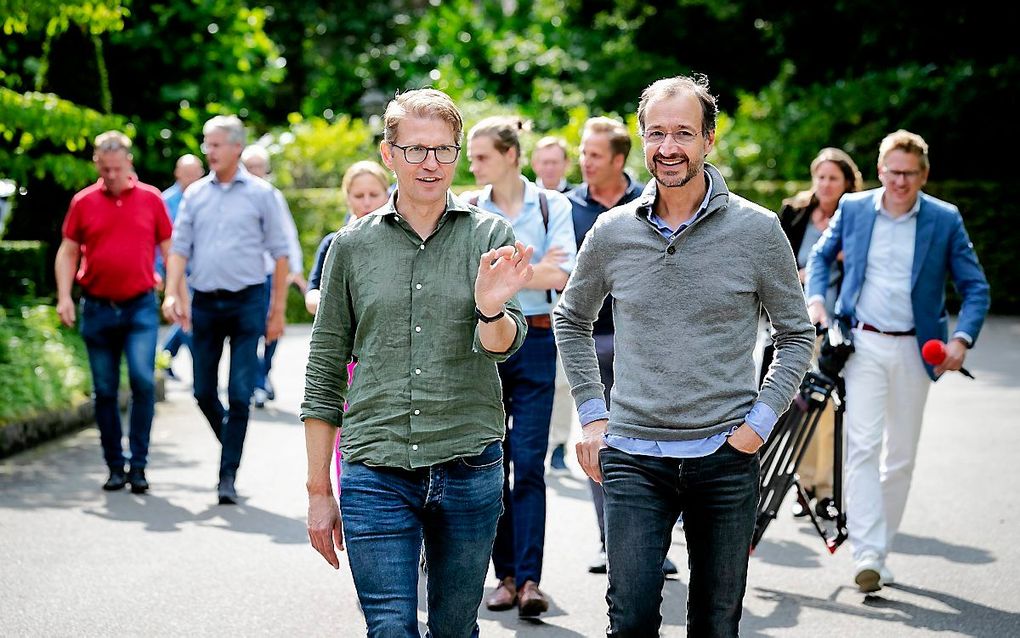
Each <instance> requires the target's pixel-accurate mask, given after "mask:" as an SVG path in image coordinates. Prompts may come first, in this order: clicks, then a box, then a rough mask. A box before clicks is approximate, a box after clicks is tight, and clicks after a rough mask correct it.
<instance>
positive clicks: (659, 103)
mask: <svg viewBox="0 0 1020 638" xmlns="http://www.w3.org/2000/svg"><path fill="white" fill-rule="evenodd" d="M703 117H704V116H703V112H702V107H701V102H700V101H699V100H698V98H697V97H696V96H695V95H694V94H693V93H680V94H677V95H674V96H671V97H664V98H660V99H658V100H654V101H652V102H649V103H648V105H647V108H646V110H645V129H644V151H645V167H646V168H647V169H648V172H649V173H651V175H652V177H654V178H655V181H656V182H658V183H659V186H661V187H663V188H679V187H682V186H684V185H686V184H687V183H689V182H690V181H691V180H693V179H694V178H695V177H697V176H699V175H701V173H702V171H703V170H704V168H705V155H707V154H708V152H709V151H711V150H712V145H713V144H714V143H715V131H711V132H709V133H708V137H707V138H706V137H705V134H704V133H703V132H702V130H701V128H702V123H703ZM652 132H659V133H665V134H666V135H665V137H664V139H663V140H662V141H661V142H660V143H651V142H649V141H648V134H649V133H652ZM678 138H679V139H681V140H683V141H682V142H678V141H677V139H678Z"/></svg>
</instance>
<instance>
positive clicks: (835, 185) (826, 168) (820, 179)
mask: <svg viewBox="0 0 1020 638" xmlns="http://www.w3.org/2000/svg"><path fill="white" fill-rule="evenodd" d="M811 186H812V187H813V188H814V191H815V197H817V198H818V202H819V203H820V204H821V205H822V206H824V207H825V208H828V209H832V208H834V207H835V205H836V202H838V201H839V198H840V197H842V196H843V194H844V193H846V191H847V187H848V184H847V182H846V175H844V174H843V171H842V170H840V168H839V165H838V164H836V163H835V162H822V163H821V164H819V165H818V166H816V167H815V170H814V171H812V173H811Z"/></svg>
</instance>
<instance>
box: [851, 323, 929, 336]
mask: <svg viewBox="0 0 1020 638" xmlns="http://www.w3.org/2000/svg"><path fill="white" fill-rule="evenodd" d="M857 327H858V328H860V329H861V330H867V331H868V332H877V333H878V334H883V335H888V336H890V337H913V336H914V335H916V334H917V330H915V329H913V328H911V329H910V330H879V329H878V328H876V327H875V326H873V325H871V324H870V323H864V322H863V321H858V322H857Z"/></svg>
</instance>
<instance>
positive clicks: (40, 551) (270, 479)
mask: <svg viewBox="0 0 1020 638" xmlns="http://www.w3.org/2000/svg"><path fill="white" fill-rule="evenodd" d="M308 334H309V328H308V327H307V326H292V327H289V328H288V332H287V335H286V337H285V338H284V340H283V342H282V343H281V345H280V347H279V350H278V353H277V356H276V367H275V368H274V371H273V375H272V376H273V380H274V383H275V385H276V390H277V400H276V401H274V402H271V403H270V404H269V406H268V408H267V409H266V410H259V411H255V412H253V420H252V423H251V427H250V429H249V432H248V439H247V444H246V447H245V453H244V459H243V462H242V466H241V471H240V473H239V476H238V483H237V486H238V490H239V492H240V493H241V495H242V497H243V500H242V503H241V504H240V505H238V506H234V507H230V506H220V505H217V504H216V493H215V485H216V475H217V467H218V459H219V452H218V447H217V444H216V440H215V438H214V437H213V435H212V434H211V432H210V430H209V428H208V426H207V425H206V423H205V421H204V419H203V418H202V416H201V413H200V412H199V411H198V408H197V407H196V405H195V403H194V400H193V398H192V397H191V395H190V384H189V383H188V382H187V379H185V380H184V381H182V382H170V385H169V395H168V400H167V401H166V402H163V403H160V404H159V405H158V406H157V413H156V420H155V423H154V425H153V435H152V451H151V457H150V462H149V469H148V477H149V480H150V482H151V483H152V489H151V490H150V492H149V493H148V494H146V495H144V496H135V495H132V494H130V493H128V492H127V491H126V490H125V491H122V492H116V493H105V492H103V491H101V490H100V486H101V485H102V483H103V481H104V480H105V478H106V470H105V467H104V466H103V463H102V457H101V453H100V447H99V440H98V434H97V432H96V430H95V428H89V429H86V430H82V431H81V432H79V433H77V434H73V435H71V436H67V437H64V438H62V439H60V440H57V441H54V442H51V443H48V444H46V445H43V446H41V447H39V448H36V449H34V450H30V451H28V452H25V453H22V454H20V455H17V456H15V457H13V458H10V459H6V460H4V461H0V636H111V635H120V636H140V635H145V636H223V635H239V636H248V635H272V636H277V635H301V636H327V635H328V636H358V635H364V633H365V625H364V620H363V618H362V616H361V613H360V611H359V609H358V603H357V596H356V594H355V591H354V587H353V583H352V581H351V576H350V572H349V570H348V568H347V565H346V562H345V561H343V559H342V562H341V569H340V570H339V571H334V570H333V569H331V568H330V567H329V566H328V565H327V564H326V563H325V561H323V560H322V559H321V558H320V557H319V556H318V555H317V554H316V553H315V552H314V551H313V550H312V549H311V547H310V546H309V545H308V542H307V536H306V533H305V527H304V514H305V507H306V499H305V494H304V475H305V457H304V437H303V429H302V426H301V424H300V422H299V421H298V418H297V412H298V405H299V403H300V397H301V393H302V387H303V376H304V362H305V359H306V355H307V348H308ZM189 367H190V362H189V360H188V358H187V355H186V354H184V355H182V356H181V357H179V358H178V360H177V361H176V362H175V369H176V370H177V371H178V372H179V373H181V376H182V377H188V376H190V375H188V374H187V371H188V368H189ZM967 367H968V368H969V369H970V370H971V371H972V372H973V373H974V374H975V376H976V377H977V380H976V381H971V380H968V379H966V378H963V377H962V376H960V375H950V376H949V377H948V378H946V379H944V380H942V381H940V382H939V383H938V384H937V385H936V386H935V387H934V388H932V391H931V394H930V396H929V400H928V406H927V411H926V415H925V425H924V430H923V433H922V437H921V444H920V453H919V458H918V463H917V469H916V472H915V477H914V486H913V488H912V492H911V497H910V501H909V504H908V507H907V511H906V516H905V518H904V521H903V526H902V533H901V534H900V535H899V537H897V539H896V542H895V545H894V553H893V554H892V555H891V557H890V559H889V565H890V567H891V568H892V569H893V571H894V572H895V573H896V575H897V578H898V581H899V584H897V585H895V586H894V587H887V588H885V589H883V590H882V591H881V592H880V593H879V595H877V596H867V597H865V596H864V595H862V594H860V593H858V592H857V590H856V588H855V587H854V586H853V583H852V577H853V574H852V561H851V559H850V552H849V548H848V547H844V548H842V549H840V550H839V551H837V552H836V553H835V554H833V555H830V554H829V553H828V551H827V550H826V549H825V547H824V546H823V544H822V542H821V541H820V539H819V538H818V537H817V536H816V535H815V533H814V531H813V530H812V529H811V528H810V526H808V525H807V524H805V523H803V522H800V521H795V520H794V519H792V517H791V516H790V515H789V506H788V504H784V508H783V513H782V514H781V516H780V517H779V519H778V520H777V521H776V522H775V523H774V524H773V525H772V526H771V527H770V528H769V529H768V532H767V534H766V536H765V538H764V540H763V542H762V544H761V545H760V546H759V548H758V551H757V552H756V553H755V554H754V556H753V557H752V558H751V563H750V574H749V583H748V589H747V595H746V597H745V600H744V615H743V620H742V623H741V635H743V636H813V637H818V636H929V635H934V634H938V635H939V636H987V637H995V638H999V637H1003V636H1020V549H1018V541H1020V491H1018V490H1017V489H1016V486H1017V485H1018V484H1020V469H1018V463H1017V457H1018V450H1020V381H1018V374H1020V319H1015V318H1009V319H1007V318H995V317H993V318H991V319H989V321H988V323H987V324H986V327H985V330H984V332H983V333H982V335H981V340H980V341H979V343H978V346H977V348H976V349H975V350H974V351H973V352H972V353H971V355H970V356H969V357H968V359H967ZM548 498H549V505H548V511H549V515H548V528H547V535H546V553H545V572H544V576H543V581H542V587H543V589H544V591H546V592H547V594H548V595H549V597H550V598H551V601H552V607H551V609H550V611H549V612H548V613H547V614H545V615H543V616H542V619H541V620H540V621H537V622H535V621H524V620H520V619H518V617H517V616H516V614H515V613H514V612H512V611H511V612H500V613H493V612H489V611H487V610H485V609H482V611H481V614H480V626H481V635H482V636H529V637H530V636H535V637H538V636H543V637H550V638H552V637H567V636H601V635H605V634H604V631H605V627H606V624H607V618H606V602H605V588H606V577H605V576H598V575H591V574H588V573H587V571H586V565H587V564H588V562H589V560H590V559H591V558H592V557H593V555H594V553H595V550H596V547H597V543H598V537H597V532H596V529H595V516H594V512H593V510H592V507H591V503H590V501H589V497H588V490H587V487H586V485H585V483H584V481H583V479H582V475H581V473H580V471H579V469H578V468H577V466H576V462H575V461H574V460H573V459H571V473H570V474H567V475H562V476H559V475H549V477H548ZM670 557H671V558H672V559H673V560H674V561H675V562H676V563H677V564H678V565H680V566H681V574H680V576H679V577H678V578H671V579H670V580H668V581H667V582H666V584H665V587H664V589H663V605H662V613H663V628H662V635H664V636H683V635H686V631H685V616H686V595H687V584H686V583H687V576H686V574H685V573H684V572H685V570H684V569H683V566H684V565H686V560H687V557H686V548H685V543H684V537H683V532H682V530H680V529H677V530H676V531H675V533H674V539H673V546H672V548H671V550H670ZM493 585H495V579H494V577H492V576H491V573H490V578H489V581H488V583H487V589H488V588H489V587H491V586H493ZM421 591H422V593H423V592H424V582H423V583H422V587H421ZM424 619H425V615H424V611H423V607H422V606H421V605H420V611H419V620H420V621H424ZM421 628H422V633H424V624H422V625H421Z"/></svg>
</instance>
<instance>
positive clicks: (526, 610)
mask: <svg viewBox="0 0 1020 638" xmlns="http://www.w3.org/2000/svg"><path fill="white" fill-rule="evenodd" d="M544 611H549V601H548V600H546V598H545V594H543V593H542V590H541V589H539V588H538V583H536V582H535V581H533V580H528V581H525V582H524V586H523V587H521V590H520V593H519V594H518V600H517V615H519V616H524V617H525V618H534V617H536V616H538V615H539V614H541V613H542V612H544Z"/></svg>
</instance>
